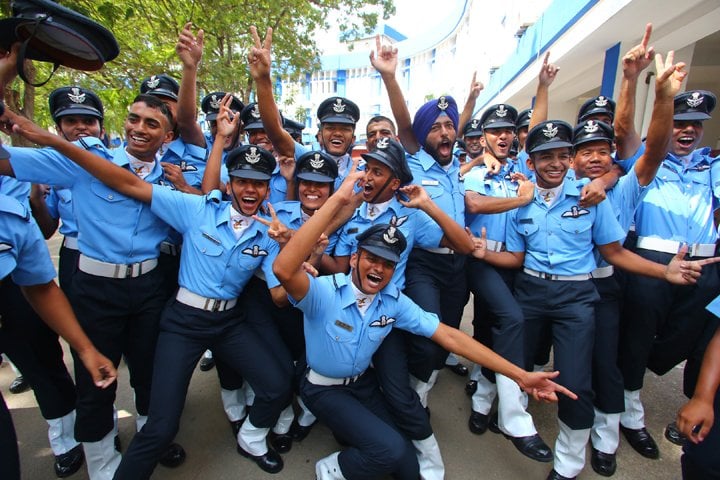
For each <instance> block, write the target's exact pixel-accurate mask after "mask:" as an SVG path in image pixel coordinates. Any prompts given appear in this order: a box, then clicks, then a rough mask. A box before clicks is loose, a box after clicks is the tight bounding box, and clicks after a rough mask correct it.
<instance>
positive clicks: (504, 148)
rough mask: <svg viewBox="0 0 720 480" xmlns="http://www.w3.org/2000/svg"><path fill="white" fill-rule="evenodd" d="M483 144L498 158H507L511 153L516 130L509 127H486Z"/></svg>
mask: <svg viewBox="0 0 720 480" xmlns="http://www.w3.org/2000/svg"><path fill="white" fill-rule="evenodd" d="M481 138H482V145H483V147H485V148H487V149H488V150H489V151H490V153H492V154H493V155H494V156H495V158H497V159H498V160H505V159H507V158H508V155H509V154H510V147H511V146H512V141H513V139H514V138H515V131H514V130H513V129H512V128H509V127H503V128H486V129H485V130H483V135H482V137H481Z"/></svg>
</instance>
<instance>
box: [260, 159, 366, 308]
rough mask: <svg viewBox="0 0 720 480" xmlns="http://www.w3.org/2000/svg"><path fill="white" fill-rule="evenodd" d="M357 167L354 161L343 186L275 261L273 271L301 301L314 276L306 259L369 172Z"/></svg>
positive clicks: (295, 297)
mask: <svg viewBox="0 0 720 480" xmlns="http://www.w3.org/2000/svg"><path fill="white" fill-rule="evenodd" d="M356 167H357V165H353V168H352V170H351V171H350V174H348V176H347V177H346V178H345V180H344V181H343V183H342V185H340V188H338V190H337V191H336V192H335V193H334V194H333V195H331V196H330V198H328V200H327V201H326V202H325V204H324V205H323V206H322V207H320V209H319V210H317V211H316V212H315V213H314V214H313V216H312V217H310V218H309V219H308V221H307V222H305V223H304V224H303V226H302V227H300V228H299V229H298V231H297V232H295V235H293V237H292V238H291V239H290V241H289V242H287V244H286V245H285V248H283V249H282V250H280V253H279V254H278V256H277V258H276V259H275V262H274V263H273V272H274V273H275V275H276V276H277V278H278V280H279V281H280V283H281V284H282V286H283V287H285V291H287V293H288V295H290V296H291V297H292V298H294V299H295V300H297V301H299V300H301V299H302V298H304V297H305V295H306V294H307V292H308V289H309V288H310V280H309V279H308V276H307V274H306V273H305V271H304V270H303V269H302V268H301V267H302V264H303V262H304V261H305V259H307V258H308V257H309V256H310V254H311V253H312V251H313V249H314V248H315V245H316V243H317V241H318V239H319V238H320V236H321V235H322V234H323V233H324V232H325V229H327V227H328V225H329V224H330V223H331V222H332V220H333V217H334V216H335V215H337V213H338V212H339V211H340V209H341V208H342V207H343V206H344V205H347V204H348V203H349V202H350V201H351V199H352V197H353V193H354V192H353V189H354V187H355V183H356V182H357V181H358V180H360V179H361V178H363V176H364V174H365V172H358V171H357V170H356Z"/></svg>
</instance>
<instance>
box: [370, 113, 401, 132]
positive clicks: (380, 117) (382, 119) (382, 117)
mask: <svg viewBox="0 0 720 480" xmlns="http://www.w3.org/2000/svg"><path fill="white" fill-rule="evenodd" d="M380 122H388V123H389V124H390V125H392V130H393V133H397V131H396V128H395V122H393V121H392V120H391V119H390V118H388V117H386V116H385V115H375V116H374V117H372V118H371V119H370V120H368V123H367V126H366V127H365V128H367V127H369V126H370V125H371V124H373V123H380Z"/></svg>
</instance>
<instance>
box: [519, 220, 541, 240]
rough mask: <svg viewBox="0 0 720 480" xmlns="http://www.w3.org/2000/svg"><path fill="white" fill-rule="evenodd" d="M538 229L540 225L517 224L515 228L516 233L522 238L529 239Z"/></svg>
mask: <svg viewBox="0 0 720 480" xmlns="http://www.w3.org/2000/svg"><path fill="white" fill-rule="evenodd" d="M539 229H540V225H538V224H537V223H535V222H533V223H519V224H518V225H517V227H516V230H517V232H518V233H519V234H520V235H522V236H523V237H531V236H533V235H534V234H536V233H537V231H538V230H539Z"/></svg>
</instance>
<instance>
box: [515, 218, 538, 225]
mask: <svg viewBox="0 0 720 480" xmlns="http://www.w3.org/2000/svg"><path fill="white" fill-rule="evenodd" d="M518 223H520V224H524V223H528V224H532V223H534V222H533V219H532V218H521V219H519V220H518Z"/></svg>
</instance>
